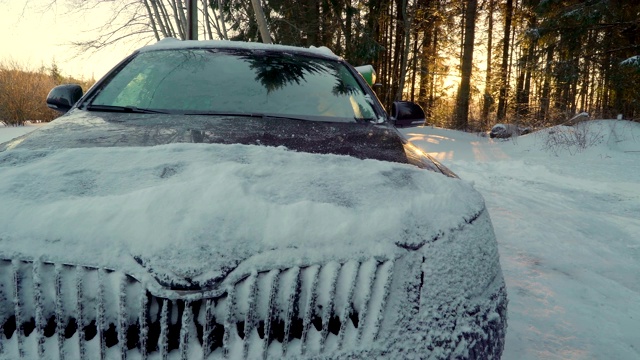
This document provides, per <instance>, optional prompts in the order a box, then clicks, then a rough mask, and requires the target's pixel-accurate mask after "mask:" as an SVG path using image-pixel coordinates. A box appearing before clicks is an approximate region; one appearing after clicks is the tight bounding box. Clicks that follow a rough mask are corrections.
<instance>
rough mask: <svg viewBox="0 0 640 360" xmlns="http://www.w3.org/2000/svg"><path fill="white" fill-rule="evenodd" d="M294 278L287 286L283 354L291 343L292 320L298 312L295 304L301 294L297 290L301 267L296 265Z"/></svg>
mask: <svg viewBox="0 0 640 360" xmlns="http://www.w3.org/2000/svg"><path fill="white" fill-rule="evenodd" d="M291 272H292V273H291V277H292V279H291V280H290V281H289V284H288V286H287V288H286V289H287V290H288V292H287V294H286V295H287V300H286V305H285V318H284V339H283V341H282V356H283V357H284V356H286V355H287V345H288V344H289V336H290V335H291V321H292V317H293V314H294V313H295V312H296V309H295V306H296V305H297V303H296V301H295V298H296V295H298V294H299V292H298V291H297V290H298V288H299V286H300V268H299V267H297V266H296V267H294V268H292V269H291Z"/></svg>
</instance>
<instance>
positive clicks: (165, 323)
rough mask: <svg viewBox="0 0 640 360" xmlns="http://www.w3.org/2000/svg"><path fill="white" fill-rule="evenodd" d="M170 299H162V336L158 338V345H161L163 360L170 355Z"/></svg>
mask: <svg viewBox="0 0 640 360" xmlns="http://www.w3.org/2000/svg"><path fill="white" fill-rule="evenodd" d="M169 301H170V300H168V299H164V300H163V301H162V309H161V310H160V338H159V339H158V346H159V347H160V356H161V357H162V360H167V358H168V356H169V340H168V336H169Z"/></svg>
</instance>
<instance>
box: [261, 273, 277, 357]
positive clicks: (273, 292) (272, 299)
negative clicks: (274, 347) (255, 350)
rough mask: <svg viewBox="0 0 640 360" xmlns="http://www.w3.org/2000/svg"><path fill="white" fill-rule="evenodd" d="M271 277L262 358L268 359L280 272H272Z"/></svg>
mask: <svg viewBox="0 0 640 360" xmlns="http://www.w3.org/2000/svg"><path fill="white" fill-rule="evenodd" d="M269 276H271V281H270V286H269V293H268V294H267V298H268V299H269V302H268V303H267V310H266V316H265V319H264V339H263V342H262V346H263V348H262V358H263V359H266V358H267V353H268V351H269V337H270V334H271V321H272V320H273V318H274V315H275V309H276V308H275V306H274V304H275V303H276V296H277V294H278V284H279V281H280V271H279V270H271V271H270V272H269Z"/></svg>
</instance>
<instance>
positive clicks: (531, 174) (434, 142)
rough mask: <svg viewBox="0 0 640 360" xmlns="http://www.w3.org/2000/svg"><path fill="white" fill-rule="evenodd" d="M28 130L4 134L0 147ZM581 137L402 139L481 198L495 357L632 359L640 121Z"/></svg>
mask: <svg viewBox="0 0 640 360" xmlns="http://www.w3.org/2000/svg"><path fill="white" fill-rule="evenodd" d="M33 129H35V127H33V126H28V127H18V128H14V127H0V143H1V142H4V141H7V140H9V139H11V138H14V137H16V136H19V135H21V134H22V133H26V132H28V131H31V130H33ZM577 129H578V130H577V132H576V131H575V130H573V128H563V129H560V130H562V131H561V132H556V133H555V134H553V135H552V137H549V135H545V134H542V133H533V134H530V135H526V136H521V137H519V138H517V139H512V140H506V141H495V140H492V139H489V138H487V137H480V136H476V135H474V134H467V133H462V132H458V131H452V130H445V129H438V128H432V127H417V128H409V129H403V130H402V132H403V133H405V134H406V135H407V137H409V138H411V139H412V140H413V141H414V142H415V143H416V145H418V146H421V147H423V148H424V149H425V150H426V151H427V152H428V153H430V154H432V155H433V156H435V157H436V158H438V159H439V160H440V161H442V162H443V163H444V164H445V165H447V166H448V167H450V168H451V169H452V170H453V171H454V172H456V173H457V174H458V175H460V177H461V178H463V179H465V180H467V181H470V182H472V183H473V184H474V186H475V187H476V189H478V190H479V191H480V192H481V193H482V194H483V196H484V197H485V201H486V203H487V206H488V208H489V212H490V214H491V217H492V220H493V225H494V228H495V231H496V235H497V237H498V242H499V246H500V252H501V261H502V267H503V271H504V275H505V278H506V282H507V287H508V292H509V300H510V303H509V329H508V332H507V344H506V349H505V353H504V356H503V359H509V360H511V359H525V360H526V359H638V358H640V124H638V123H630V122H624V121H598V122H589V127H585V128H580V127H578V128H577ZM570 130H571V131H573V132H568V131H570ZM571 139H574V140H576V139H577V140H580V139H583V140H584V142H585V143H586V144H588V145H589V146H588V148H587V149H586V150H583V151H579V149H578V148H576V147H568V148H566V147H563V146H562V144H563V142H564V143H566V141H567V140H571Z"/></svg>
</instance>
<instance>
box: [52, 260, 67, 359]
mask: <svg viewBox="0 0 640 360" xmlns="http://www.w3.org/2000/svg"><path fill="white" fill-rule="evenodd" d="M62 269H63V266H62V265H60V264H56V265H55V268H54V271H55V279H54V281H55V293H56V310H55V311H56V336H57V338H58V355H59V357H60V359H65V358H66V353H65V349H64V338H65V337H64V323H65V320H66V319H65V316H64V313H63V302H62V301H63V299H62Z"/></svg>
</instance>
